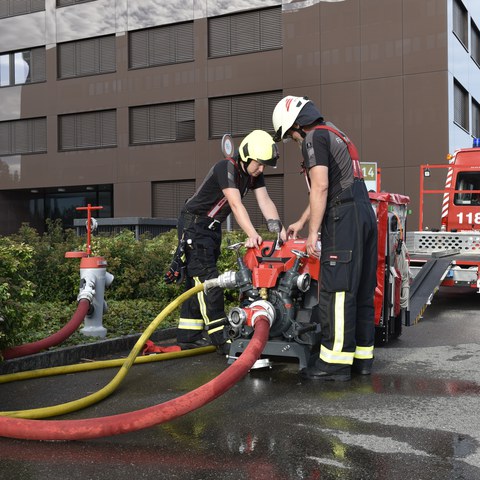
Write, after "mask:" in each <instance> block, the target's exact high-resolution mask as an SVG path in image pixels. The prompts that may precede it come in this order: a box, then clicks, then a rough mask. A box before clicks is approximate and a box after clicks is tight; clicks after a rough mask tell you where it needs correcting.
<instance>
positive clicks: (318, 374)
mask: <svg viewBox="0 0 480 480" xmlns="http://www.w3.org/2000/svg"><path fill="white" fill-rule="evenodd" d="M300 375H301V376H302V377H303V378H307V379H309V380H322V381H325V382H326V381H335V382H348V381H349V380H350V379H351V375H350V367H349V366H347V367H344V366H341V367H340V368H339V369H336V370H334V371H332V372H327V371H326V370H325V365H324V364H323V362H321V361H320V360H317V361H316V362H315V365H312V366H311V367H307V368H303V369H302V370H300Z"/></svg>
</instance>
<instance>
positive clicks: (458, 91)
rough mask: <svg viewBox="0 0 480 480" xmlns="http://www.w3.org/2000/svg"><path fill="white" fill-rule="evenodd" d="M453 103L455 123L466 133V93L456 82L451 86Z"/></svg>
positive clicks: (467, 125)
mask: <svg viewBox="0 0 480 480" xmlns="http://www.w3.org/2000/svg"><path fill="white" fill-rule="evenodd" d="M453 103H454V105H453V109H454V112H453V115H454V117H453V118H454V121H455V123H456V124H457V125H459V126H460V127H462V128H463V129H464V130H466V131H467V132H468V127H469V124H468V92H467V91H466V90H465V89H464V88H463V87H462V85H460V83H459V82H457V80H455V81H454V85H453Z"/></svg>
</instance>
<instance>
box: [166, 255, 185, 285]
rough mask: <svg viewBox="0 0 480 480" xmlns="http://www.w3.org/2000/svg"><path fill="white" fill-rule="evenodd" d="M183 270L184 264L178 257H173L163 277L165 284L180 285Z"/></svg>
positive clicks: (182, 278) (183, 274)
mask: <svg viewBox="0 0 480 480" xmlns="http://www.w3.org/2000/svg"><path fill="white" fill-rule="evenodd" d="M185 270H186V266H185V263H184V262H183V261H182V259H181V258H180V257H178V256H177V255H175V256H174V257H173V260H172V263H171V264H170V267H169V269H168V270H167V272H166V273H165V275H164V276H163V279H164V281H165V283H166V284H168V285H170V284H171V283H182V282H183V281H184V280H185Z"/></svg>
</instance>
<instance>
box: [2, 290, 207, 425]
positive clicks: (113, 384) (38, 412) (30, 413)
mask: <svg viewBox="0 0 480 480" xmlns="http://www.w3.org/2000/svg"><path fill="white" fill-rule="evenodd" d="M201 290H203V283H200V284H198V285H195V286H194V287H193V288H191V289H190V290H187V291H186V292H185V293H183V294H182V295H180V296H179V297H177V298H176V299H175V300H173V301H172V302H171V303H170V304H169V305H167V306H166V307H165V308H164V309H163V310H162V311H161V312H160V314H159V315H158V316H157V317H156V318H155V319H154V320H153V321H152V322H151V323H150V325H149V326H148V327H147V328H146V329H145V331H144V332H143V334H142V335H141V336H140V338H139V339H138V340H137V342H136V343H135V345H134V347H133V349H132V350H131V352H130V353H129V355H128V356H127V357H126V358H125V359H118V360H106V361H101V362H93V363H88V364H77V365H68V366H63V367H54V368H48V369H43V370H34V371H31V372H20V373H13V374H9V375H2V376H0V383H7V382H13V381H16V380H25V379H27V378H40V377H45V376H48V375H60V374H66V373H72V372H79V371H87V370H96V369H100V368H108V367H114V366H118V365H121V368H120V370H119V371H118V373H117V374H116V375H115V377H113V379H112V380H111V381H110V382H109V383H108V384H107V385H105V386H104V387H103V388H102V389H100V390H98V391H97V392H95V393H92V394H90V395H87V396H86V397H83V398H80V399H78V400H73V401H71V402H67V403H62V404H60V405H54V406H51V407H42V408H34V409H31V410H16V411H7V412H0V416H5V417H17V418H35V419H39V418H48V417H54V416H58V415H65V414H66V413H70V412H75V411H77V410H81V409H82V408H86V407H88V406H90V405H93V404H94V403H97V402H99V401H101V400H103V399H104V398H106V397H108V396H109V395H110V394H111V393H113V392H114V391H115V389H116V388H117V387H118V386H119V385H120V383H121V382H122V380H123V379H124V378H125V376H126V375H127V373H128V371H129V370H130V367H131V366H132V365H133V363H137V362H138V363H146V362H149V361H156V360H167V359H169V358H177V357H187V356H192V355H197V354H201V353H209V352H212V351H214V350H215V347H213V346H211V347H203V348H196V349H193V350H184V351H180V352H173V353H164V354H161V355H150V356H149V357H140V358H138V359H136V357H137V356H138V354H139V353H140V351H141V349H142V348H143V346H144V345H145V342H146V341H147V340H148V339H149V338H150V337H151V335H152V334H153V332H154V331H155V330H156V328H157V327H158V325H159V324H160V323H161V322H162V321H163V320H164V319H165V318H166V317H167V316H168V315H170V314H171V313H172V312H173V311H174V310H175V309H176V308H178V306H179V305H181V304H182V303H183V302H184V301H185V300H187V298H189V297H191V296H193V295H195V294H196V293H198V292H200V291H201ZM150 357H154V358H152V360H150ZM156 357H161V358H158V359H157V358H156ZM135 360H137V362H136V361H135Z"/></svg>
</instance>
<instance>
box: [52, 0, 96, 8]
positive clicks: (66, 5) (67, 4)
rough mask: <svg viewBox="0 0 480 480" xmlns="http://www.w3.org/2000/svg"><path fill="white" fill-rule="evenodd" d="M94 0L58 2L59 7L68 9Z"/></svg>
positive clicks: (65, 0) (61, 0) (60, 0)
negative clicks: (70, 6)
mask: <svg viewBox="0 0 480 480" xmlns="http://www.w3.org/2000/svg"><path fill="white" fill-rule="evenodd" d="M92 1H93V0H57V7H68V6H69V5H76V4H77V3H86V2H92Z"/></svg>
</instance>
